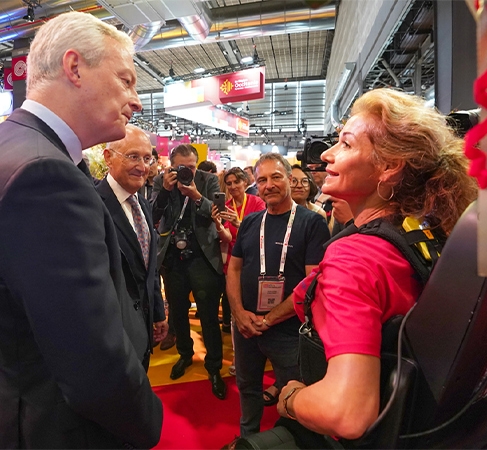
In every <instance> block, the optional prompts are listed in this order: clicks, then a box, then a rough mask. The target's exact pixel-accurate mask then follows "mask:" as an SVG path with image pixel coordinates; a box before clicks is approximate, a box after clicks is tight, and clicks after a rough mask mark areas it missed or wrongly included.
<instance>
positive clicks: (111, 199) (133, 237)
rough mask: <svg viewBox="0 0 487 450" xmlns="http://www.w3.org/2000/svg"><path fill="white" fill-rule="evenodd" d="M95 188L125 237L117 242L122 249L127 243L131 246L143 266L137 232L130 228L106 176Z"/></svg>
mask: <svg viewBox="0 0 487 450" xmlns="http://www.w3.org/2000/svg"><path fill="white" fill-rule="evenodd" d="M97 190H98V192H99V193H100V194H101V197H102V199H103V201H104V203H105V206H106V207H107V209H108V211H110V215H111V216H112V219H113V222H114V223H115V226H116V227H117V228H118V229H119V230H120V232H121V234H122V236H123V237H124V238H125V243H124V242H122V241H121V242H119V244H120V247H121V248H122V251H126V250H125V249H124V247H125V246H126V245H129V246H130V247H131V250H132V251H134V252H135V253H136V254H137V255H138V257H139V259H140V263H141V264H142V265H143V266H144V267H145V263H144V258H143V256H142V249H141V248H140V244H139V241H138V239H137V234H136V233H135V231H134V229H133V228H132V225H131V224H130V222H129V220H128V218H127V215H126V214H125V212H124V210H123V209H122V205H120V202H119V201H118V199H117V196H116V195H115V194H114V192H113V191H112V188H111V187H110V185H109V184H108V181H107V180H106V178H104V179H103V180H102V181H101V182H100V183H99V185H98V186H97Z"/></svg>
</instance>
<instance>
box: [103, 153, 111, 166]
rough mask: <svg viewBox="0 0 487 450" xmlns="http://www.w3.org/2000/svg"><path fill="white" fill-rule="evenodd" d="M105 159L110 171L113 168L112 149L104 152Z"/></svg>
mask: <svg viewBox="0 0 487 450" xmlns="http://www.w3.org/2000/svg"><path fill="white" fill-rule="evenodd" d="M103 157H104V158H105V162H106V164H107V166H108V169H110V168H111V166H112V152H111V151H110V149H108V148H105V149H104V150H103Z"/></svg>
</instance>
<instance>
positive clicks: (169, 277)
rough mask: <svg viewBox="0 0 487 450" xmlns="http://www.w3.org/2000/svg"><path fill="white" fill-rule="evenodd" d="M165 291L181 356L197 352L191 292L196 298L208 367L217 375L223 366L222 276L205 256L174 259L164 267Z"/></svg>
mask: <svg viewBox="0 0 487 450" xmlns="http://www.w3.org/2000/svg"><path fill="white" fill-rule="evenodd" d="M161 274H162V278H163V280H164V291H165V294H166V299H167V301H168V303H169V318H170V319H169V320H170V324H171V325H172V326H173V327H174V331H175V332H176V348H177V350H178V353H179V354H180V355H181V357H183V358H185V359H190V358H191V357H192V356H193V355H194V350H193V339H191V334H190V326H189V317H188V312H189V308H190V307H191V301H190V299H189V294H190V292H191V291H192V292H193V297H194V299H195V301H196V305H197V308H198V313H199V317H200V322H201V328H202V332H203V341H204V343H205V347H206V356H205V369H206V370H207V371H208V373H210V374H215V373H217V372H219V371H220V369H221V368H222V358H223V349H222V335H221V331H220V324H219V322H218V310H219V305H220V297H221V295H222V290H223V275H219V274H217V273H216V272H215V270H214V269H213V267H211V265H210V264H209V263H208V261H207V260H206V258H205V257H204V256H203V255H197V256H194V257H191V258H189V259H187V260H185V261H181V260H180V259H179V258H174V259H173V260H172V261H171V264H170V265H168V267H162V268H161Z"/></svg>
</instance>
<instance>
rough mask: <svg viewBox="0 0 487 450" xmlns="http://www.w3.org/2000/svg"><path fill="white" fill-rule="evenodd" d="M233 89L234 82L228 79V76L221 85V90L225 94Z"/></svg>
mask: <svg viewBox="0 0 487 450" xmlns="http://www.w3.org/2000/svg"><path fill="white" fill-rule="evenodd" d="M232 89H233V84H232V83H231V82H230V81H228V78H227V79H226V80H225V81H224V82H223V83H222V84H221V86H220V90H221V91H222V92H223V93H224V94H225V95H228V94H229V93H230V91H231V90H232Z"/></svg>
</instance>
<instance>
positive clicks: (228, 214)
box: [220, 206, 240, 228]
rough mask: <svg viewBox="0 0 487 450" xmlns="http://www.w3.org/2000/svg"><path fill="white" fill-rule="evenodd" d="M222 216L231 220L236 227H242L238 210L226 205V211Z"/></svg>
mask: <svg viewBox="0 0 487 450" xmlns="http://www.w3.org/2000/svg"><path fill="white" fill-rule="evenodd" d="M220 216H221V218H222V219H224V220H227V221H228V222H230V223H231V224H232V225H233V226H234V227H235V228H239V227H240V220H238V215H237V212H236V211H234V210H233V209H230V208H229V207H228V206H227V207H226V209H225V211H222V212H221V213H220Z"/></svg>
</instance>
